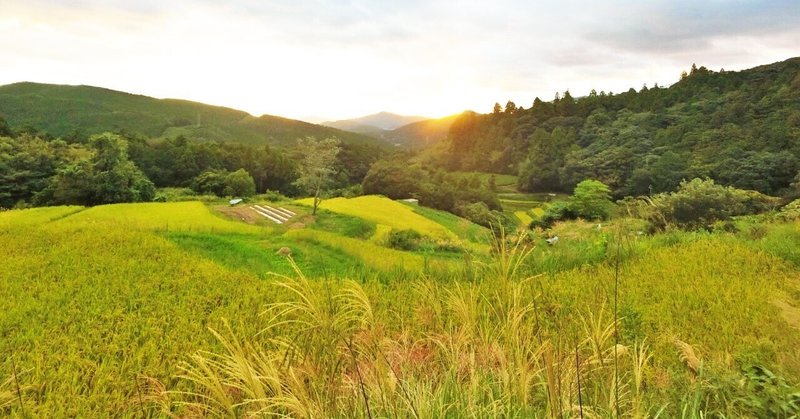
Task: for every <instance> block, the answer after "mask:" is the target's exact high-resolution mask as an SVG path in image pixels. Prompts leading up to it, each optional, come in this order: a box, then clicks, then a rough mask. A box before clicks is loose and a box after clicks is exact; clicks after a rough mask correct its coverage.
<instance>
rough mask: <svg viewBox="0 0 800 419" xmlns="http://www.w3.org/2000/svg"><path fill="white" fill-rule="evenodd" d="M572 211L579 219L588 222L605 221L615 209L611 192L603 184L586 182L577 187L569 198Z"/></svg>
mask: <svg viewBox="0 0 800 419" xmlns="http://www.w3.org/2000/svg"><path fill="white" fill-rule="evenodd" d="M569 207H570V210H571V211H572V212H573V213H574V214H575V215H576V216H578V217H581V218H584V219H587V220H605V219H607V218H608V217H609V216H610V215H611V209H612V208H613V207H614V204H613V202H611V190H610V189H609V188H608V186H606V185H605V184H604V183H603V182H600V181H597V180H590V179H587V180H584V181H582V182H581V183H579V184H578V186H576V187H575V191H574V192H573V193H572V196H571V197H570V198H569Z"/></svg>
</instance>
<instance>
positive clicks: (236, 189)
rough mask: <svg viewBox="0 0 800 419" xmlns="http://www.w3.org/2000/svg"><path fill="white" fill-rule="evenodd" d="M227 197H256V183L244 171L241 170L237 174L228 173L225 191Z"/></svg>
mask: <svg viewBox="0 0 800 419" xmlns="http://www.w3.org/2000/svg"><path fill="white" fill-rule="evenodd" d="M224 192H225V195H226V196H234V197H248V196H252V195H255V193H256V182H255V181H254V180H253V177H252V176H250V174H249V173H247V171H245V170H244V169H239V170H237V171H235V172H231V173H228V175H227V176H225V189H224Z"/></svg>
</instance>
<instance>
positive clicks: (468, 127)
mask: <svg viewBox="0 0 800 419" xmlns="http://www.w3.org/2000/svg"><path fill="white" fill-rule="evenodd" d="M437 149H438V152H431V153H430V154H432V156H431V158H432V160H433V162H432V163H433V164H435V165H438V166H439V167H443V168H446V169H449V170H460V171H487V172H494V173H508V174H518V175H519V187H520V188H521V189H522V190H525V191H532V192H537V191H571V190H572V188H573V187H574V186H575V185H576V184H577V183H578V182H580V181H582V180H584V179H587V178H593V179H598V180H601V181H603V182H604V183H606V184H608V185H609V186H611V188H612V189H613V191H614V193H615V195H616V196H618V197H622V196H625V195H641V194H649V193H655V192H662V191H670V190H674V189H675V188H676V187H677V186H678V184H679V183H680V181H681V180H682V179H691V178H694V177H710V178H712V179H715V180H716V181H718V182H720V183H723V184H728V185H733V186H736V187H739V188H743V189H755V190H758V191H760V192H764V193H768V194H782V195H787V196H788V195H791V194H792V192H791V191H790V190H789V188H790V185H792V184H793V183H794V184H798V182H800V174H798V171H799V170H800V58H793V59H789V60H786V61H783V62H779V63H774V64H770V65H764V66H760V67H756V68H753V69H749V70H743V71H724V70H720V71H711V70H709V69H706V68H705V67H699V68H698V67H696V66H692V70H691V71H690V72H688V73H686V74H683V75H682V76H681V79H680V80H679V81H678V82H677V83H675V84H673V85H672V86H670V87H668V88H665V87H657V86H653V87H651V88H647V87H646V86H645V87H643V88H641V89H640V90H639V91H637V90H634V89H630V90H628V91H626V92H623V93H617V94H612V93H606V92H602V91H601V92H599V93H597V92H595V91H592V93H591V94H590V95H588V96H585V97H580V98H574V97H572V96H571V95H570V94H569V92H565V93H563V94H560V95H557V96H556V99H555V100H553V101H551V102H544V101H542V100H540V99H539V98H536V100H535V101H534V102H533V106H532V107H530V108H527V109H523V108H520V107H517V106H516V105H514V104H513V103H511V102H509V103H508V104H507V105H506V106H505V109H503V108H501V107H500V106H498V107H497V111H496V112H494V113H492V114H486V115H480V114H475V113H464V114H462V115H461V116H459V117H458V119H456V120H455V121H454V122H453V124H452V126H451V127H450V130H449V132H448V136H447V139H446V141H445V142H443V143H441V145H440V146H439V147H437Z"/></svg>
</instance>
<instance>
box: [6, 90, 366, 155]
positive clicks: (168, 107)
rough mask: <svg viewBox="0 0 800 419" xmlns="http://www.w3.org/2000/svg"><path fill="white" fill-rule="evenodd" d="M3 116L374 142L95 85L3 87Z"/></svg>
mask: <svg viewBox="0 0 800 419" xmlns="http://www.w3.org/2000/svg"><path fill="white" fill-rule="evenodd" d="M0 116H2V117H4V118H5V119H6V120H7V121H8V123H9V125H10V126H11V127H12V128H14V129H19V128H23V127H25V126H31V127H34V128H37V129H40V130H42V131H45V132H47V133H49V134H51V135H54V136H65V135H68V134H71V133H73V132H75V131H80V132H82V133H84V134H96V133H100V132H104V131H117V130H125V131H128V132H136V133H141V134H144V135H146V136H149V137H176V136H178V135H184V136H187V137H189V138H196V139H207V140H217V141H235V142H241V143H246V144H267V143H269V144H288V143H293V142H294V141H295V140H296V139H297V138H299V137H305V136H316V137H318V138H324V137H329V136H336V137H338V138H339V139H341V140H343V141H345V142H362V143H366V142H374V141H375V140H374V139H372V138H370V137H367V136H364V135H360V134H355V133H350V132H345V131H340V130H337V129H334V128H330V127H323V126H321V125H314V124H309V123H306V122H302V121H296V120H292V119H287V118H281V117H277V116H270V115H264V116H261V117H254V116H252V115H250V114H248V113H246V112H242V111H238V110H235V109H229V108H223V107H219V106H211V105H206V104H202V103H197V102H190V101H185V100H175V99H155V98H151V97H147V96H142V95H133V94H129V93H124V92H118V91H114V90H109V89H103V88H99V87H91V86H63V85H51V84H39V83H15V84H9V85H5V86H0Z"/></svg>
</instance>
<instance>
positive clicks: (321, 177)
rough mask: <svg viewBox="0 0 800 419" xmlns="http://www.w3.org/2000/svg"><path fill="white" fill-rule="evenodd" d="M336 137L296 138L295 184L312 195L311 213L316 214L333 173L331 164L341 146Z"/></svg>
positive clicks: (333, 162)
mask: <svg viewBox="0 0 800 419" xmlns="http://www.w3.org/2000/svg"><path fill="white" fill-rule="evenodd" d="M339 145H340V142H339V140H338V139H336V138H325V139H324V140H317V139H316V138H314V137H306V138H300V139H298V140H297V151H298V152H299V154H300V156H301V164H300V167H299V168H298V171H299V172H300V177H299V178H298V179H297V180H296V181H295V185H297V187H299V188H300V189H302V190H304V191H306V192H307V193H310V194H312V195H314V207H313V210H312V211H311V215H317V207H319V203H320V202H321V201H322V199H321V196H322V192H323V191H324V190H325V188H327V187H328V186H329V185H330V183H331V179H332V175H333V173H334V169H333V165H334V164H335V163H336V156H337V155H338V154H339V151H340V150H341V147H339Z"/></svg>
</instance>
